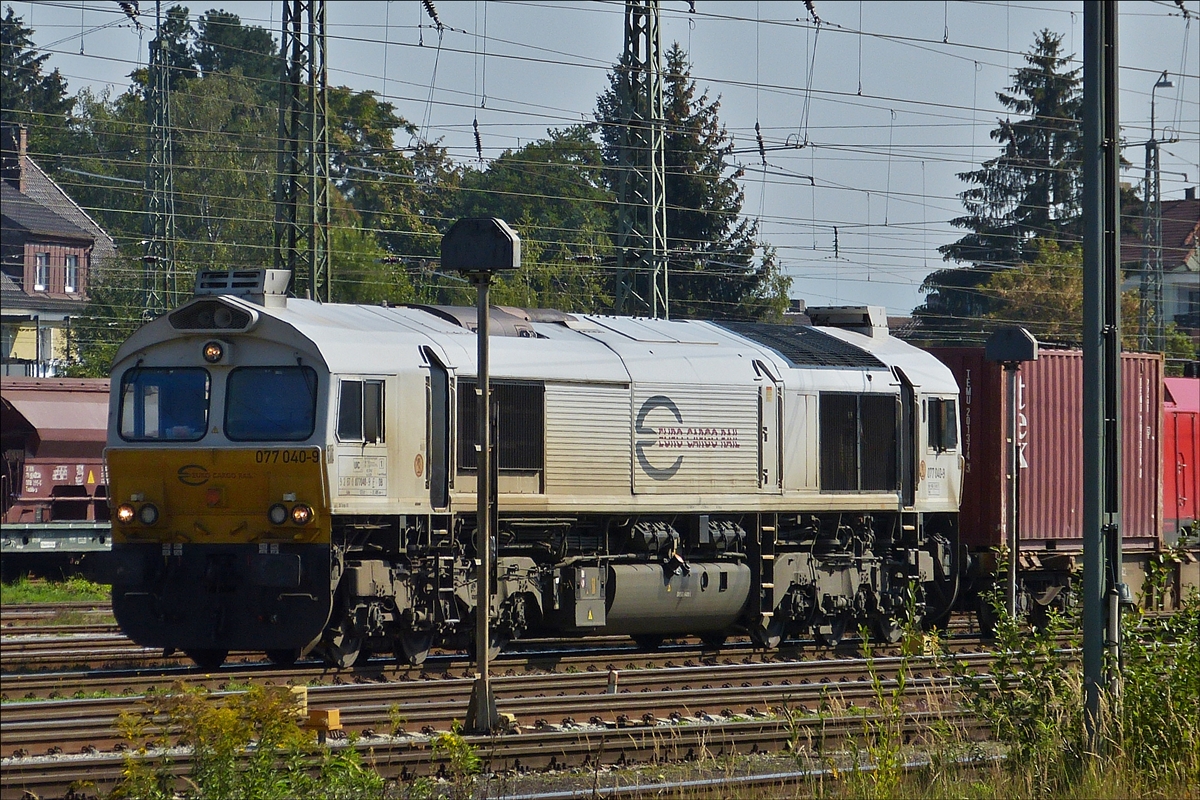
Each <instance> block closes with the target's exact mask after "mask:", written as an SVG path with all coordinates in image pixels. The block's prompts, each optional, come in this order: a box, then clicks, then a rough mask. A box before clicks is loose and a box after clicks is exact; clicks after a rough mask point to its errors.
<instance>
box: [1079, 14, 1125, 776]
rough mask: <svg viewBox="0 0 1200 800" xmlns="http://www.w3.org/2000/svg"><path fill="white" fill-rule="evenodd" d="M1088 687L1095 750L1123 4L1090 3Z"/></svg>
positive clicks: (1104, 618)
mask: <svg viewBox="0 0 1200 800" xmlns="http://www.w3.org/2000/svg"><path fill="white" fill-rule="evenodd" d="M1083 31H1084V38H1083V218H1084V234H1083V337H1084V338H1083V385H1084V391H1083V596H1082V604H1083V688H1084V701H1085V709H1084V722H1085V724H1086V727H1087V736H1088V752H1089V753H1092V754H1098V753H1099V752H1100V749H1101V731H1102V730H1103V728H1104V726H1103V724H1102V719H1101V708H1102V699H1103V698H1104V697H1107V698H1108V699H1110V700H1116V699H1119V697H1120V671H1119V670H1120V644H1121V617H1120V607H1121V603H1122V602H1123V601H1124V600H1125V598H1126V597H1127V596H1128V589H1127V587H1125V585H1124V583H1123V582H1122V580H1121V529H1120V526H1119V524H1120V517H1121V495H1120V485H1121V484H1120V477H1121V476H1120V464H1121V449H1120V446H1121V430H1120V420H1121V391H1120V388H1121V383H1120V369H1121V313H1120V312H1121V271H1120V263H1121V240H1120V188H1119V183H1118V181H1119V178H1120V172H1119V170H1120V160H1121V155H1120V128H1119V126H1118V115H1117V91H1118V84H1117V74H1118V59H1117V4H1116V3H1109V2H1104V0H1087V2H1085V3H1084V5H1083Z"/></svg>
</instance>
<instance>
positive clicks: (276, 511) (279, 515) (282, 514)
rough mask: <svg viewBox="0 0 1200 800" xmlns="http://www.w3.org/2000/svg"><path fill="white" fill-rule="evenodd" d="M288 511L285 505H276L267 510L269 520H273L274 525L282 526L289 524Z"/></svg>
mask: <svg viewBox="0 0 1200 800" xmlns="http://www.w3.org/2000/svg"><path fill="white" fill-rule="evenodd" d="M287 518H288V510H287V506H285V505H284V504H283V503H276V504H275V505H273V506H271V507H270V508H268V509H267V519H269V520H271V524H272V525H282V524H283V523H285V522H287Z"/></svg>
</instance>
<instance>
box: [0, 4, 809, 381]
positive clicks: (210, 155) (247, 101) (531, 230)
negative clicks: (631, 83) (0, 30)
mask: <svg viewBox="0 0 1200 800" xmlns="http://www.w3.org/2000/svg"><path fill="white" fill-rule="evenodd" d="M4 23H5V24H4V76H3V77H4V114H5V119H6V120H7V119H9V118H10V116H12V115H18V114H23V115H24V116H23V117H21V119H22V120H23V121H26V122H28V123H29V124H31V126H33V125H36V124H37V122H38V120H42V121H43V122H44V125H43V129H44V130H45V131H46V132H48V133H51V134H53V135H55V136H57V137H59V139H57V140H56V142H57V144H55V145H53V149H52V150H50V152H55V153H58V154H61V155H60V157H57V158H53V159H42V160H41V163H42V166H43V167H45V168H47V169H48V170H49V171H50V172H51V173H52V175H53V177H54V178H55V179H56V180H57V181H58V182H59V183H60V184H61V185H62V186H63V187H64V189H66V190H67V191H68V193H70V194H71V195H72V197H73V198H74V199H76V200H77V201H78V202H79V203H80V204H81V205H82V206H84V207H85V208H86V209H87V210H88V211H89V213H91V214H92V215H93V216H94V217H95V218H96V219H97V221H98V222H100V224H101V225H102V226H103V227H105V229H106V230H108V232H109V233H110V234H112V235H113V236H114V238H115V240H116V241H117V244H118V249H119V256H118V257H117V258H115V259H112V260H110V262H109V263H107V264H104V265H95V269H94V270H93V271H92V272H91V275H90V285H89V293H90V304H89V307H88V310H87V312H86V314H85V315H84V316H83V317H81V318H79V319H78V321H77V323H76V324H75V325H74V327H73V334H72V335H73V344H74V348H75V351H76V352H77V353H78V354H79V355H80V356H81V362H80V364H79V365H78V367H77V369H76V371H77V372H80V373H82V374H104V373H105V372H106V371H107V369H108V367H109V364H110V361H111V357H112V355H113V354H114V353H115V351H116V348H117V347H118V346H119V344H120V342H121V341H123V340H124V339H125V338H126V337H127V336H128V335H129V333H131V332H132V331H133V330H134V329H135V328H136V327H137V326H138V325H139V324H140V323H141V322H142V320H143V318H144V309H143V308H142V284H143V277H144V276H143V269H144V267H143V264H142V261H141V255H142V253H141V249H142V246H143V244H142V240H143V239H144V234H143V218H144V208H145V192H144V186H143V181H144V179H145V176H146V153H147V145H148V142H147V134H148V128H147V105H146V103H147V100H146V98H147V86H148V73H147V71H146V69H145V68H142V69H139V70H136V71H135V72H134V73H132V74H131V75H130V82H129V84H128V86H127V87H126V88H125V89H124V90H112V91H105V92H102V93H95V92H92V91H90V90H84V91H83V92H81V93H80V94H79V96H78V97H76V98H71V97H69V96H68V95H67V91H66V83H65V81H64V80H63V79H62V76H61V75H60V74H59V73H58V72H57V71H56V70H55V71H52V72H47V69H48V66H49V65H48V64H47V63H46V62H47V56H44V55H40V54H38V53H37V52H36V51H35V50H34V49H33V48H32V34H33V32H32V30H31V29H29V28H26V27H25V26H24V25H23V24H22V22H21V18H20V17H17V16H16V15H15V14H14V13H13V12H12V11H11V9H10V10H9V11H8V14H7V16H6V17H5V20H4ZM157 34H158V37H157V38H158V40H159V45H160V46H161V47H162V48H163V51H164V52H165V54H166V59H167V63H168V65H169V70H170V73H169V74H170V91H169V98H170V99H169V102H170V103H171V109H170V110H171V116H172V126H173V130H172V160H173V164H174V170H173V180H174V187H175V212H176V257H177V258H176V271H177V274H178V275H179V282H178V287H177V288H178V290H179V291H180V292H181V293H184V294H186V293H187V292H188V290H189V289H190V287H191V284H192V277H193V275H194V274H195V272H197V271H198V270H201V269H222V268H230V267H243V268H254V267H264V266H270V265H271V264H272V262H273V240H274V232H273V225H274V196H273V190H274V183H275V176H274V173H275V167H276V161H277V155H276V135H277V125H278V113H279V112H278V83H277V80H278V73H279V66H280V64H279V56H278V53H277V43H276V41H275V39H274V38H273V37H272V35H271V33H270V32H269V31H267V30H266V29H264V28H262V27H258V26H254V25H247V24H244V23H243V22H242V20H241V19H240V18H239V17H238V16H237V15H236V14H233V13H230V12H228V11H224V10H220V9H210V10H208V11H206V12H205V13H204V14H202V15H201V16H199V18H195V17H193V16H192V15H191V13H190V12H189V10H188V8H187V7H185V6H183V5H173V6H171V7H170V8H167V9H165V11H164V17H163V21H162V25H161V27H160V28H159V29H158V31H157ZM668 70H669V73H670V75H669V77H668V80H667V86H666V89H667V92H666V100H667V129H666V147H667V160H666V166H667V197H668V211H667V214H668V230H669V235H670V239H669V241H668V246H669V248H670V262H669V269H670V271H671V275H672V283H671V295H672V309H671V310H672V314H673V315H674V316H679V317H689V316H698V317H713V316H715V317H735V318H738V317H740V318H770V317H775V316H778V315H779V314H780V313H781V312H782V310H783V309H784V308H785V307H786V303H787V288H788V280H787V279H786V278H785V277H784V276H783V275H782V272H781V270H780V269H779V267H778V265H777V262H776V259H775V255H774V251H773V250H772V249H771V248H770V247H769V246H767V245H765V244H762V243H760V242H759V241H758V230H757V226H756V224H755V223H754V222H753V221H751V220H749V219H746V218H743V217H742V216H741V211H742V204H743V194H742V191H741V188H740V186H739V184H738V178H739V177H740V173H739V172H737V171H735V168H734V165H732V164H731V163H730V162H731V157H732V149H733V142H732V139H731V137H730V136H729V134H728V132H727V131H726V129H725V128H724V126H723V125H722V124H721V121H720V118H719V111H720V101H719V99H712V98H710V97H709V95H708V94H707V93H706V92H699V91H698V90H697V87H696V83H695V81H694V80H692V78H691V77H690V65H689V64H688V62H687V58H686V54H685V53H684V52H683V50H682V49H681V48H680V47H679V46H678V45H676V46H675V47H673V48H672V49H671V52H670V54H669V56H668ZM615 75H616V73H615V72H614V75H613V76H610V77H611V78H612V84H611V88H610V90H609V91H608V92H605V93H604V94H603V95H602V96H601V97H600V98H599V100H598V105H597V112H596V119H597V123H598V124H596V125H591V124H589V125H578V126H572V127H566V128H563V129H558V130H550V131H548V132H547V134H546V136H545V137H544V138H541V139H538V140H536V141H533V142H530V143H528V144H526V145H524V146H522V147H519V148H516V149H512V150H507V151H505V152H504V153H502V154H501V155H500V156H499V157H498V158H496V159H494V160H492V161H490V162H489V163H487V164H486V165H483V166H480V167H479V168H474V167H468V166H466V165H465V164H460V163H455V161H453V160H452V159H451V158H450V156H449V153H448V151H447V149H446V147H445V146H444V145H443V143H442V142H441V141H426V140H423V139H421V138H419V137H418V136H417V129H416V127H415V126H413V125H412V124H411V123H409V122H408V121H407V120H405V119H403V118H402V117H401V116H400V115H399V114H398V113H397V112H396V108H395V107H394V106H393V105H392V104H391V103H389V102H387V101H386V100H384V99H383V98H381V97H380V96H379V95H377V94H376V93H374V92H369V91H365V92H358V91H354V90H352V89H350V88H348V87H345V86H334V87H330V88H329V90H328V109H329V119H328V127H329V136H330V154H331V180H332V189H331V204H332V206H333V211H334V214H333V227H332V230H331V234H330V257H331V280H332V294H333V298H334V300H335V301H338V302H356V303H387V304H398V303H405V302H420V303H453V304H470V303H472V302H474V291H473V289H472V288H471V287H470V285H469V284H468V283H466V282H464V281H463V280H461V279H460V278H458V276H452V275H446V274H443V273H442V272H440V271H439V270H438V269H437V268H436V267H437V263H438V261H437V259H438V254H439V250H440V242H441V237H442V235H443V234H444V233H445V232H446V231H447V230H448V229H449V227H450V225H451V224H452V223H453V222H454V221H455V220H456V219H459V218H461V217H465V216H498V217H502V218H504V219H506V220H507V221H508V222H509V223H510V224H511V225H512V226H513V227H514V228H515V229H516V230H517V231H518V233H519V234H520V235H521V237H522V242H523V263H522V267H521V268H520V269H519V270H517V271H516V272H515V273H513V274H511V275H506V276H504V277H502V278H501V279H500V280H498V281H497V282H496V284H495V288H494V293H493V298H494V301H495V302H496V303H498V304H505V305H518V306H529V307H556V308H562V309H564V310H571V311H591V312H599V311H605V310H607V309H608V308H610V307H611V303H612V298H613V294H614V292H613V290H614V286H615V281H614V278H615V271H614V269H613V265H614V263H615V257H614V256H615V254H614V249H613V239H612V237H613V231H614V230H615V228H616V200H615V195H614V192H613V178H614V173H613V169H614V167H615V163H616V154H615V151H614V150H613V148H614V142H615V140H614V139H613V136H612V135H613V132H614V131H615V130H616V127H615V126H617V125H620V124H621V120H620V115H619V113H618V109H617V107H616V105H615V103H614V97H615V94H614V92H615V87H616V77H615ZM10 98H12V101H11V102H10ZM72 107H74V108H75V109H77V110H76V114H75V116H73V117H72V116H70V113H71V109H72ZM597 130H599V131H600V134H599V136H597V135H596V132H597ZM405 135H407V137H408V141H407V143H401V142H398V141H397V140H398V139H402V138H403V137H404V136H405ZM45 141H49V140H45ZM46 147H47V148H48V149H49V148H50V147H51V145H49V144H47V145H46ZM64 168H66V169H64Z"/></svg>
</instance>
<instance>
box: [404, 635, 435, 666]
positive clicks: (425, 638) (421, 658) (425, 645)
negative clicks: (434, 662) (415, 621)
mask: <svg viewBox="0 0 1200 800" xmlns="http://www.w3.org/2000/svg"><path fill="white" fill-rule="evenodd" d="M432 646H433V634H431V633H411V632H410V633H402V634H400V638H399V639H397V640H396V658H397V659H398V660H399V661H401V662H403V663H405V664H410V665H412V666H414V667H419V666H421V665H422V664H424V663H425V659H426V658H428V657H429V648H431V647H432Z"/></svg>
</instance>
